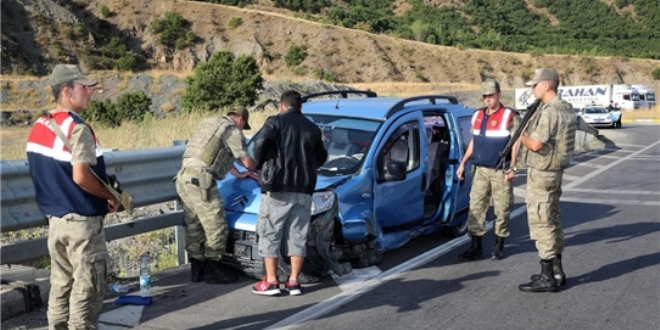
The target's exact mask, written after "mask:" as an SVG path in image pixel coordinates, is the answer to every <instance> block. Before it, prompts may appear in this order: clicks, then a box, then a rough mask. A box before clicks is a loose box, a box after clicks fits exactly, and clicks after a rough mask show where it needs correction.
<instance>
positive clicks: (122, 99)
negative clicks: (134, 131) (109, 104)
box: [114, 92, 151, 122]
mask: <svg viewBox="0 0 660 330" xmlns="http://www.w3.org/2000/svg"><path fill="white" fill-rule="evenodd" d="M150 106H151V98H149V97H148V96H147V94H145V93H144V92H138V93H125V94H122V95H119V97H117V100H116V101H115V104H114V107H115V115H116V116H117V121H119V122H123V121H140V120H142V118H143V117H144V115H145V114H146V113H148V112H149V107H150Z"/></svg>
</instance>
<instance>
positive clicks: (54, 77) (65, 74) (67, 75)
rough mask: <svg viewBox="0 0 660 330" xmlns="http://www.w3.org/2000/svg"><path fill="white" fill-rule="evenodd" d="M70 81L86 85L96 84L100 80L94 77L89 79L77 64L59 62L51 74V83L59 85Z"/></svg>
mask: <svg viewBox="0 0 660 330" xmlns="http://www.w3.org/2000/svg"><path fill="white" fill-rule="evenodd" d="M69 82H74V83H76V84H81V85H84V86H94V85H96V84H97V83H98V81H96V80H94V79H87V77H85V75H84V74H83V73H82V71H80V68H79V67H78V66H77V65H73V64H58V65H56V66H55V67H54V68H53V72H52V73H51V74H50V79H49V83H50V85H51V86H57V85H59V84H65V83H69Z"/></svg>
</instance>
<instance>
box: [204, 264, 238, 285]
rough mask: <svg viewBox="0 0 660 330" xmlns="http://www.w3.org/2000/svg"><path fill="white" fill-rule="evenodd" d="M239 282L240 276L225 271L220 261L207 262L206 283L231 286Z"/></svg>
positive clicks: (205, 270)
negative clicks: (230, 284)
mask: <svg viewBox="0 0 660 330" xmlns="http://www.w3.org/2000/svg"><path fill="white" fill-rule="evenodd" d="M237 280H238V275H236V274H234V272H232V271H230V270H228V269H225V268H224V267H223V266H222V265H221V264H220V261H219V260H208V259H207V260H206V269H204V281H205V282H206V283H209V284H229V283H234V282H236V281H237Z"/></svg>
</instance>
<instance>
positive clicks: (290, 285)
mask: <svg viewBox="0 0 660 330" xmlns="http://www.w3.org/2000/svg"><path fill="white" fill-rule="evenodd" d="M284 289H285V290H286V291H289V294H290V295H292V296H299V295H301V294H302V290H301V289H300V282H292V281H290V280H289V277H287V278H286V282H285V283H284Z"/></svg>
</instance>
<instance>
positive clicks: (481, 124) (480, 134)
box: [470, 107, 515, 168]
mask: <svg viewBox="0 0 660 330" xmlns="http://www.w3.org/2000/svg"><path fill="white" fill-rule="evenodd" d="M514 115H515V110H513V109H511V108H505V107H501V108H499V109H498V110H497V111H495V112H494V113H492V114H490V115H488V114H486V109H485V108H482V109H479V110H477V111H476V112H475V113H474V114H473V115H472V134H473V141H474V144H473V150H472V156H471V157H470V162H471V163H472V164H475V165H480V166H485V167H490V168H495V167H497V164H498V163H499V160H500V152H501V151H502V150H504V147H506V144H507V143H508V142H509V140H510V139H511V131H510V130H511V127H510V125H509V122H510V121H511V119H512V118H513V116H514ZM506 158H507V159H506V160H505V163H506V164H505V166H508V164H509V160H510V159H509V158H510V156H509V155H506Z"/></svg>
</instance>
